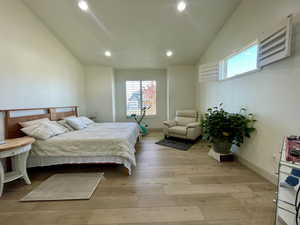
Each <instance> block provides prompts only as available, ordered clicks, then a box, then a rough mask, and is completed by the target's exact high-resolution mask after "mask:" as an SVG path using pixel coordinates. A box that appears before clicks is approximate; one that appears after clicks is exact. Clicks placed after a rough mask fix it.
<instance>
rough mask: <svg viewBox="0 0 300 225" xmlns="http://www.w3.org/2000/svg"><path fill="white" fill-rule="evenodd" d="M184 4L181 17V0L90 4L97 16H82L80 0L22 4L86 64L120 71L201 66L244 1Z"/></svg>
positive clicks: (208, 0) (194, 0)
mask: <svg viewBox="0 0 300 225" xmlns="http://www.w3.org/2000/svg"><path fill="white" fill-rule="evenodd" d="M186 1H187V4H188V6H187V10H186V11H185V12H184V13H182V14H180V13H179V12H177V11H176V3H177V0H89V1H88V2H89V5H90V8H91V11H92V13H93V14H94V16H93V15H92V13H85V12H82V11H80V9H79V8H78V7H77V0H24V2H25V3H26V4H27V5H28V6H29V7H30V8H31V9H32V10H33V12H34V13H35V14H36V15H38V16H39V17H40V18H41V19H42V21H43V22H44V23H45V24H46V25H47V26H48V27H49V28H50V29H51V30H52V31H53V32H54V33H55V34H56V36H57V37H58V38H59V39H60V40H61V41H62V42H63V43H64V44H65V45H66V46H67V47H68V48H69V49H70V50H71V52H72V53H73V54H74V55H75V56H76V57H78V59H79V60H80V61H81V62H82V63H84V64H87V65H96V64H97V65H109V66H113V67H116V68H164V67H166V66H167V65H178V64H195V63H197V61H198V60H199V58H200V56H201V54H202V53H203V51H204V50H205V49H206V47H207V46H208V44H209V43H210V41H211V40H212V39H213V38H214V36H215V35H216V33H217V32H218V31H219V30H220V29H221V27H222V25H223V24H224V22H225V21H226V19H227V18H228V17H229V16H230V15H231V14H232V13H233V11H234V9H235V8H236V7H237V5H238V4H239V2H240V0H186ZM106 49H109V50H111V51H112V54H113V56H112V57H111V58H109V59H108V58H106V57H105V56H104V51H105V50H106ZM167 49H171V50H173V51H174V56H173V57H172V58H167V57H166V56H165V52H166V50H167Z"/></svg>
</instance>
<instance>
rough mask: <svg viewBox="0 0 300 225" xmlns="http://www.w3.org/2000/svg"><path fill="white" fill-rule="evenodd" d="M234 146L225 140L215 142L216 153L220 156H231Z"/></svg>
mask: <svg viewBox="0 0 300 225" xmlns="http://www.w3.org/2000/svg"><path fill="white" fill-rule="evenodd" d="M231 146H232V144H231V143H230V142H228V141H224V140H214V142H213V147H214V151H215V152H217V153H220V154H230V153H231Z"/></svg>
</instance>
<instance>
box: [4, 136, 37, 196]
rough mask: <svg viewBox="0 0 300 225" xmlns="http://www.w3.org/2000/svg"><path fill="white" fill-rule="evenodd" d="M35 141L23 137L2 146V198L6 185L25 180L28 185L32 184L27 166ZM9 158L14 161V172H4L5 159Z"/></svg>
mask: <svg viewBox="0 0 300 225" xmlns="http://www.w3.org/2000/svg"><path fill="white" fill-rule="evenodd" d="M34 141H35V139H34V138H31V137H22V138H15V139H7V140H5V144H2V145H0V197H1V196H2V192H3V186H4V184H5V183H8V182H10V181H13V180H16V179H19V178H23V179H24V180H25V182H26V184H31V182H30V180H29V178H28V175H27V169H26V164H27V157H28V154H29V151H30V149H31V144H32V143H33V142H34ZM8 157H11V159H12V171H11V172H4V167H3V159H5V158H8Z"/></svg>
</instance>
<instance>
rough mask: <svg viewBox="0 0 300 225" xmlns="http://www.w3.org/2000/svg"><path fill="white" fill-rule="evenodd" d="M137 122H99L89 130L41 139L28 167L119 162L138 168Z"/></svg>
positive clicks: (36, 143) (33, 147)
mask: <svg viewBox="0 0 300 225" xmlns="http://www.w3.org/2000/svg"><path fill="white" fill-rule="evenodd" d="M138 137H139V127H138V125H137V124H136V123H95V124H92V125H90V126H89V127H87V128H85V129H82V130H78V131H72V132H68V133H65V134H61V135H58V136H55V137H52V138H50V139H48V140H38V141H36V142H35V143H34V144H33V145H32V150H31V152H30V156H29V160H28V167H37V166H49V165H56V164H65V163H117V164H123V165H124V166H125V167H127V168H128V169H129V170H130V169H131V167H132V166H136V160H135V147H134V146H135V144H136V141H137V138H138ZM129 167H130V168H129Z"/></svg>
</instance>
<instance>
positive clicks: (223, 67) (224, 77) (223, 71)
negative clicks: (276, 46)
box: [219, 40, 261, 80]
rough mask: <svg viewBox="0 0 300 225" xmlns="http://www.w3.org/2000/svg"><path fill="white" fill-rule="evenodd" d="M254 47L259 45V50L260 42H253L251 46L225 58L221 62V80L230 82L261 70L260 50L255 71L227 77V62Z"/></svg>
mask: <svg viewBox="0 0 300 225" xmlns="http://www.w3.org/2000/svg"><path fill="white" fill-rule="evenodd" d="M254 45H258V48H259V41H258V40H256V41H254V42H251V43H250V44H248V45H246V46H245V47H243V48H241V49H239V50H236V51H234V52H233V53H232V54H230V55H229V56H227V57H225V58H224V59H223V60H221V63H220V75H219V76H220V77H219V80H228V79H233V78H236V77H240V76H244V75H246V74H250V73H255V72H257V71H259V70H261V69H260V68H259V61H258V60H259V57H258V56H259V50H258V51H257V60H256V69H253V70H250V71H247V72H244V73H239V74H236V75H234V76H232V77H227V74H226V73H227V63H226V62H227V61H228V60H229V59H230V58H232V57H233V56H236V55H238V54H240V53H242V52H243V51H245V50H247V49H248V48H251V47H252V46H254Z"/></svg>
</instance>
